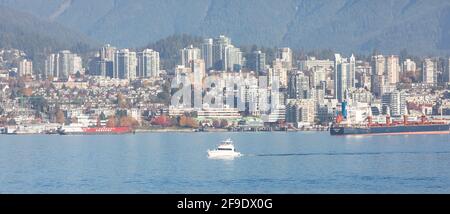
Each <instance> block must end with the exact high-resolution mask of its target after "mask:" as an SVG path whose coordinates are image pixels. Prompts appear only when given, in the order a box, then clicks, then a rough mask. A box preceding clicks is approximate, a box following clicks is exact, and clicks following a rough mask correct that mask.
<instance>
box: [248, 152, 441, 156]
mask: <svg viewBox="0 0 450 214" xmlns="http://www.w3.org/2000/svg"><path fill="white" fill-rule="evenodd" d="M396 154H450V151H439V152H341V153H339V152H337V153H334V152H326V153H284V154H248V155H246V156H248V157H255V156H257V157H287V156H341V155H342V156H344V155H396Z"/></svg>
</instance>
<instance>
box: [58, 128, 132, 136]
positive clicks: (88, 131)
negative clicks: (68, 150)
mask: <svg viewBox="0 0 450 214" xmlns="http://www.w3.org/2000/svg"><path fill="white" fill-rule="evenodd" d="M132 132H133V130H132V129H130V128H128V127H115V128H108V127H98V128H97V127H95V128H81V129H76V130H64V129H62V130H59V131H58V133H59V134H60V135H114V134H128V133H132Z"/></svg>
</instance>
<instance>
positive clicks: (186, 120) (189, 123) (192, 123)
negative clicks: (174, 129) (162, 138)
mask: <svg viewBox="0 0 450 214" xmlns="http://www.w3.org/2000/svg"><path fill="white" fill-rule="evenodd" d="M178 125H179V126H181V127H189V128H198V122H197V121H196V120H195V119H194V118H192V117H187V116H184V115H183V116H181V117H180V121H179V123H178Z"/></svg>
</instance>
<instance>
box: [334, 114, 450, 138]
mask: <svg viewBox="0 0 450 214" xmlns="http://www.w3.org/2000/svg"><path fill="white" fill-rule="evenodd" d="M449 133H450V124H449V123H446V122H428V121H426V118H425V116H422V118H421V121H419V122H408V119H407V117H406V116H405V117H404V120H403V122H401V123H391V122H390V118H389V116H388V117H386V123H385V124H378V123H371V120H370V118H368V123H367V125H365V126H349V125H344V124H340V123H339V122H337V123H334V124H333V125H332V126H331V127H330V134H331V135H364V134H373V135H376V134H379V135H388V134H449Z"/></svg>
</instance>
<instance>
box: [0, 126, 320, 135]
mask: <svg viewBox="0 0 450 214" xmlns="http://www.w3.org/2000/svg"><path fill="white" fill-rule="evenodd" d="M219 132H220V133H225V132H230V133H264V132H280V133H282V132H328V130H326V129H325V130H317V129H311V130H272V131H250V130H245V131H230V130H228V129H208V130H207V131H198V130H194V129H178V128H167V129H136V130H134V131H133V132H129V133H122V134H114V133H102V134H67V135H66V136H84V135H106V136H107V135H134V134H144V133H219ZM1 135H6V136H14V135H20V136H26V135H30V136H31V135H49V136H51V135H56V136H64V135H61V134H47V133H19V134H17V133H14V134H5V133H2V134H0V136H1Z"/></svg>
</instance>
